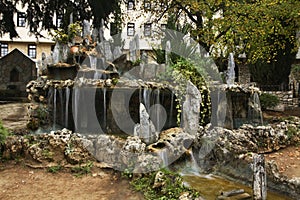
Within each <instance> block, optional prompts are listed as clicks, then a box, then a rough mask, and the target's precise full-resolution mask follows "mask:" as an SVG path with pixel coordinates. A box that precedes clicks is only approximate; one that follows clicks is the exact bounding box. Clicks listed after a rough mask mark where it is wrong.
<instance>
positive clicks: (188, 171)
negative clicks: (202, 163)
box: [177, 150, 292, 200]
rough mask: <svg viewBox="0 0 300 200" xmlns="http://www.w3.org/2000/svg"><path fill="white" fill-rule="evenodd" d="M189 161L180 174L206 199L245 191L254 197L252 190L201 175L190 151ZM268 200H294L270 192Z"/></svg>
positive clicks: (212, 175) (218, 177)
mask: <svg viewBox="0 0 300 200" xmlns="http://www.w3.org/2000/svg"><path fill="white" fill-rule="evenodd" d="M189 156H190V158H189V160H187V161H186V162H185V163H184V167H181V169H180V170H177V171H179V173H180V174H181V175H182V177H183V180H184V184H185V185H186V186H188V187H191V188H194V189H196V190H197V191H199V192H200V194H201V196H202V197H204V199H209V200H210V199H216V198H217V197H218V196H219V195H220V194H221V192H228V191H232V190H239V189H243V190H244V191H245V192H247V193H248V194H250V195H252V188H251V187H249V186H246V185H243V184H240V183H237V182H234V181H230V180H227V179H225V178H223V177H220V176H217V175H214V174H205V173H201V169H200V168H199V166H198V165H197V162H196V160H195V158H194V155H193V152H192V150H189ZM267 200H292V199H291V198H289V197H286V196H283V195H280V194H277V193H274V192H271V191H268V194H267Z"/></svg>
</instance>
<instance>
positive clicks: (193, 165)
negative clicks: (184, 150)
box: [189, 148, 199, 175]
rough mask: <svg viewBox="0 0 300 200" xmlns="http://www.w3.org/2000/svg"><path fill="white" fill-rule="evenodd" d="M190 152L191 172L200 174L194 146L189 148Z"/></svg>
mask: <svg viewBox="0 0 300 200" xmlns="http://www.w3.org/2000/svg"><path fill="white" fill-rule="evenodd" d="M189 153H190V156H191V173H193V174H196V175H199V166H198V164H197V161H196V159H195V157H194V154H193V149H192V148H191V149H190V150H189Z"/></svg>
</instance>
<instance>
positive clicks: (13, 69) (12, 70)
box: [0, 49, 37, 98]
mask: <svg viewBox="0 0 300 200" xmlns="http://www.w3.org/2000/svg"><path fill="white" fill-rule="evenodd" d="M36 76H37V70H36V65H35V62H34V61H33V60H32V59H31V58H29V57H27V56H26V55H24V54H23V53H22V52H21V51H19V50H18V49H14V50H13V51H12V52H10V53H9V54H7V55H6V56H4V57H2V58H1V59H0V92H1V95H0V96H1V98H5V97H26V96H27V94H26V91H25V90H26V84H27V83H28V82H29V81H31V80H33V79H36Z"/></svg>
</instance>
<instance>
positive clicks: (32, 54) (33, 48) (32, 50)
mask: <svg viewBox="0 0 300 200" xmlns="http://www.w3.org/2000/svg"><path fill="white" fill-rule="evenodd" d="M28 56H29V57H30V58H36V45H35V44H29V45H28Z"/></svg>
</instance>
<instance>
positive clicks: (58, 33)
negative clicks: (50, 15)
mask: <svg viewBox="0 0 300 200" xmlns="http://www.w3.org/2000/svg"><path fill="white" fill-rule="evenodd" d="M81 32H82V28H81V24H80V22H79V21H77V22H75V23H73V24H70V25H69V28H68V30H64V29H57V30H54V34H52V36H53V38H54V40H55V41H57V42H59V43H62V44H68V42H72V39H73V38H74V37H75V36H76V35H79V34H80V33H81Z"/></svg>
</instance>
